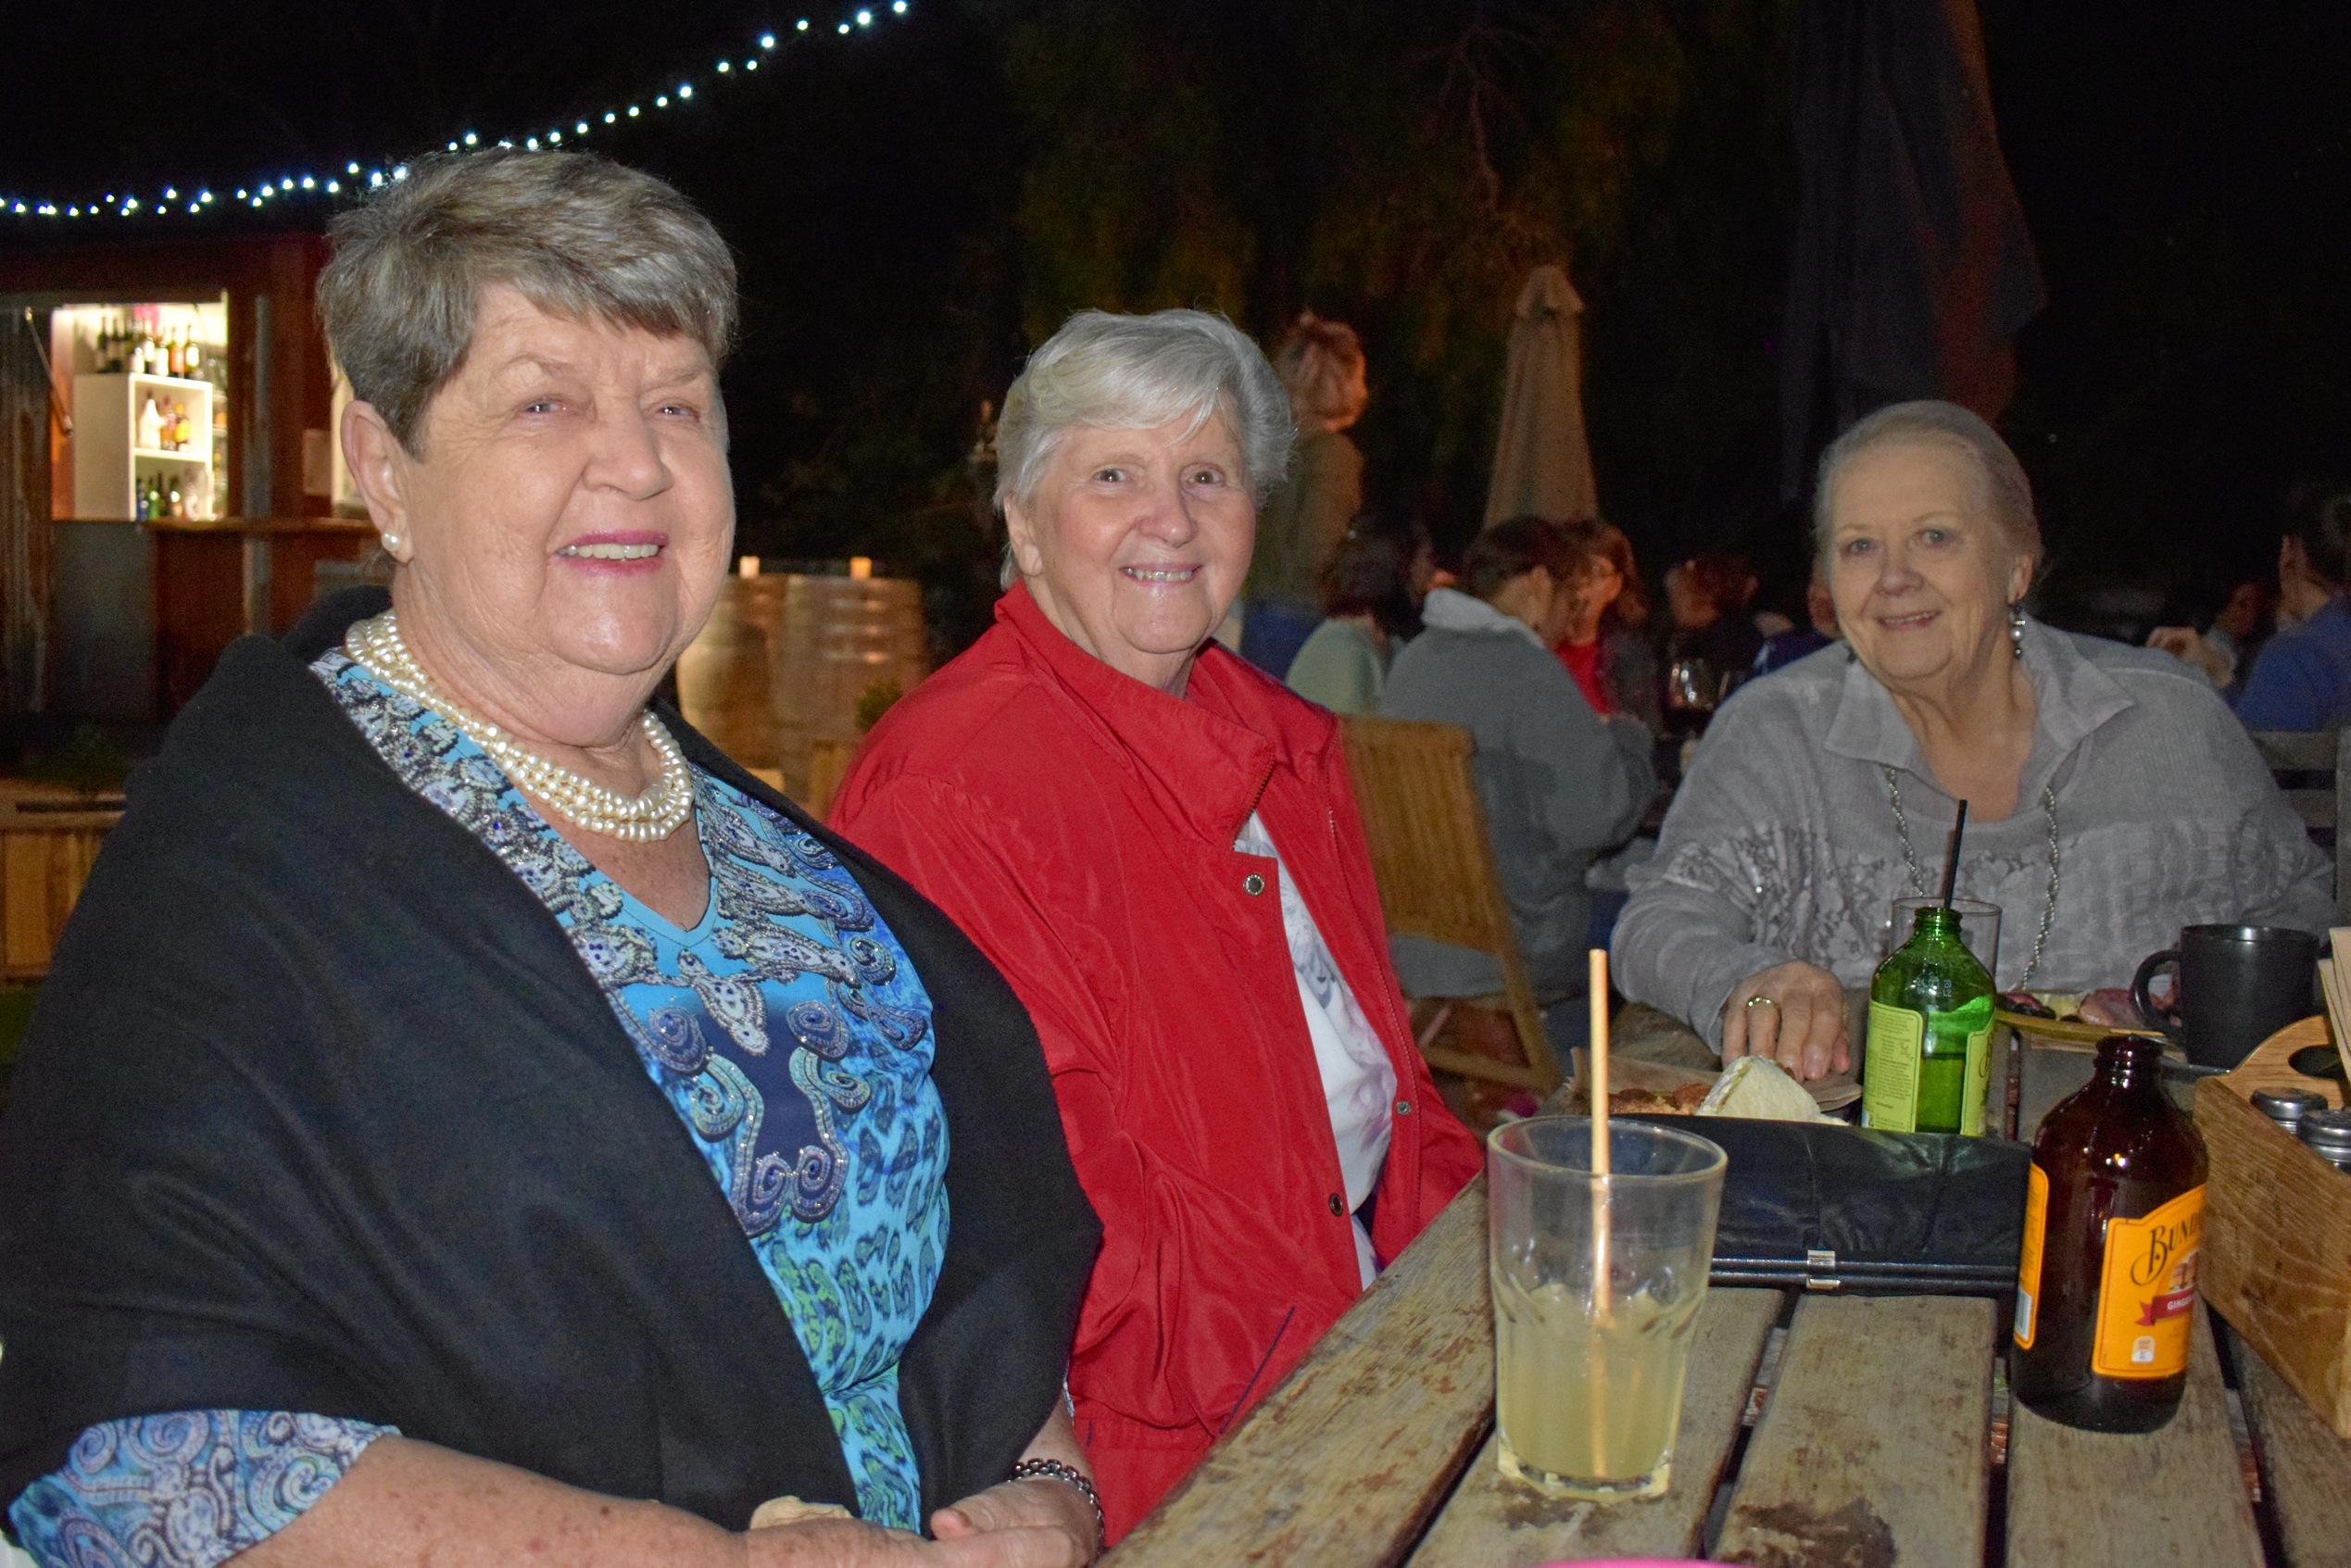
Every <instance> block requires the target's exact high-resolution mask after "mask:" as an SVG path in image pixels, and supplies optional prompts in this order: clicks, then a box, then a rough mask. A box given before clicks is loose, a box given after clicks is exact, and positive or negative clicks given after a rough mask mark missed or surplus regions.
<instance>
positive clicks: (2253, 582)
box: [2204, 577, 2277, 702]
mask: <svg viewBox="0 0 2351 1568" xmlns="http://www.w3.org/2000/svg"><path fill="white" fill-rule="evenodd" d="M2276 597H2277V596H2276V595H2275V594H2274V593H2272V592H2271V591H2270V588H2269V583H2267V582H2265V581H2264V580H2262V579H2260V578H2257V577H2248V578H2246V579H2245V580H2244V582H2242V583H2234V584H2232V585H2231V587H2230V589H2229V593H2228V596H2227V597H2226V598H2224V599H2222V600H2221V601H2220V608H2219V610H2218V611H2217V612H2215V614H2214V615H2213V617H2212V624H2211V625H2210V626H2209V627H2207V628H2206V630H2205V633H2204V634H2205V639H2206V641H2207V642H2209V643H2211V644H2212V646H2214V647H2216V648H2218V649H2219V651H2220V653H2221V655H2222V656H2223V657H2224V658H2226V659H2230V660H2231V661H2232V662H2233V663H2234V664H2235V665H2236V668H2237V678H2236V679H2235V680H2234V681H2233V682H2232V683H2230V684H2227V685H2224V686H2223V687H2221V691H2222V693H2223V695H2225V696H2227V697H2228V698H2229V699H2230V701H2232V702H2234V701H2235V700H2236V696H2237V694H2238V693H2239V692H2241V691H2243V690H2244V678H2245V676H2246V675H2248V674H2250V673H2251V672H2252V670H2253V661H2254V658H2255V656H2256V655H2257V654H2259V653H2260V651H2261V648H2262V646H2263V645H2264V644H2265V643H2267V642H2268V641H2269V632H2270V617H2271V616H2272V615H2273V614H2274V613H2275V612H2276V608H2277V606H2276V603H2275V600H2276Z"/></svg>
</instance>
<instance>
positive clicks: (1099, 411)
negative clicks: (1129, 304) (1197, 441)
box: [996, 310, 1297, 508]
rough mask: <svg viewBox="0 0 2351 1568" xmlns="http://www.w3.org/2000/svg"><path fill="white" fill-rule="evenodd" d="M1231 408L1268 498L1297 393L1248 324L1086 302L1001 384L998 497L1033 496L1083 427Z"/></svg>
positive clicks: (1200, 415)
mask: <svg viewBox="0 0 2351 1568" xmlns="http://www.w3.org/2000/svg"><path fill="white" fill-rule="evenodd" d="M1215 414H1222V415H1224V416H1225V422H1226V424H1227V425H1229V426H1231V427H1232V432H1233V437H1234V439H1235V440H1237V441H1238V442H1239V444H1240V451H1241V471H1242V475H1243V477H1244V478H1245V479H1247V480H1248V482H1249V489H1250V494H1251V496H1252V497H1254V498H1255V499H1256V500H1258V501H1260V502H1263V501H1264V499H1265V496H1266V495H1268V494H1269V493H1270V492H1271V491H1272V490H1273V488H1274V487H1275V486H1276V485H1277V484H1279V483H1281V482H1282V479H1283V477H1284V476H1285V475H1287V474H1288V473H1289V451H1290V444H1291V443H1292V441H1293V440H1295V439H1296V435H1297V431H1296V429H1295V427H1294V426H1293V425H1292V423H1291V421H1290V414H1289V393H1288V392H1286V391H1284V390H1283V387H1282V383H1281V378H1279V377H1278V376H1276V375H1275V374H1274V368H1273V367H1272V366H1271V365H1269V364H1267V363H1266V362H1265V356H1264V353H1263V352H1262V351H1261V350H1260V349H1259V348H1258V346H1257V345H1256V344H1254V343H1252V342H1251V341H1250V339H1249V336H1248V334H1247V333H1245V332H1242V331H1241V330H1240V329H1239V328H1238V327H1236V326H1234V325H1233V324H1232V322H1230V321H1228V320H1226V319H1225V318H1224V317H1222V316H1219V315H1216V314H1214V313H1213V312H1212V311H1207V310H1157V311H1153V312H1152V313H1151V314H1150V315H1148V316H1119V315H1113V314H1112V313H1111V312H1110V311H1107V310H1081V311H1079V312H1078V313H1077V314H1076V315H1075V316H1072V317H1071V318H1070V319H1069V320H1067V321H1064V322H1063V323H1062V330H1061V331H1059V332H1055V333H1054V334H1053V335H1052V336H1051V337H1050V338H1048V339H1046V340H1045V343H1044V345H1042V346H1040V347H1039V348H1038V349H1037V352H1036V353H1034V354H1032V355H1030V356H1029V357H1028V364H1027V365H1026V367H1025V368H1024V369H1023V370H1022V371H1021V373H1020V379H1019V380H1017V381H1015V382H1013V383H1012V390H1011V391H1009V392H1007V393H1006V394H1005V395H1004V414H1003V418H1002V419H1001V420H999V421H998V423H997V426H996V505H997V506H998V507H999V508H1001V507H1002V506H1003V505H1004V503H1005V502H1006V501H1007V500H1013V501H1018V502H1019V503H1021V504H1022V505H1023V506H1026V505H1027V504H1028V502H1029V500H1030V498H1031V497H1032V496H1034V495H1036V493H1037V482H1038V481H1040V480H1041V479H1043V478H1044V477H1045V470H1046V468H1047V466H1048V465H1050V463H1051V462H1052V460H1053V454H1054V452H1055V451H1056V450H1058V449H1059V448H1060V446H1061V444H1062V440H1063V439H1064V438H1065V437H1067V435H1068V434H1069V433H1070V432H1072V431H1074V430H1151V429H1154V428H1156V427H1158V426H1160V425H1163V424H1170V423H1173V422H1174V421H1175V420H1181V419H1189V420H1191V421H1192V429H1194V430H1198V429H1199V428H1200V427H1201V425H1203V424H1206V423H1207V422H1208V420H1209V419H1210V417H1211V416H1212V415H1215Z"/></svg>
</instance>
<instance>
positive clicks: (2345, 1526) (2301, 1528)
mask: <svg viewBox="0 0 2351 1568" xmlns="http://www.w3.org/2000/svg"><path fill="white" fill-rule="evenodd" d="M2229 1349H2230V1353H2231V1355H2232V1359H2233V1360H2234V1361H2235V1362H2236V1367H2237V1392H2238V1393H2239V1394H2240V1395H2242V1396H2243V1397H2244V1414H2245V1422H2246V1424H2248V1425H2250V1426H2251V1427H2252V1428H2253V1442H2254V1447H2255V1449H2256V1450H2257V1452H2258V1453H2259V1454H2260V1456H2261V1482H2262V1485H2263V1486H2265V1487H2266V1488H2268V1491H2269V1506H2270V1508H2271V1509H2272V1510H2273V1511H2274V1512H2275V1513H2276V1516H2277V1521H2278V1537H2279V1541H2280V1544H2281V1545H2282V1546H2283V1547H2284V1548H2285V1555H2286V1561H2287V1562H2290V1563H2292V1564H2293V1565H2294V1568H2351V1443H2346V1442H2345V1441H2344V1440H2343V1439H2342V1438H2340V1437H2338V1436H2335V1435H2334V1434H2333V1433H2332V1432H2330V1431H2328V1430H2327V1428H2326V1427H2325V1425H2324V1424H2321V1423H2320V1420H2319V1418H2318V1416H2317V1415H2316V1414H2315V1413H2313V1412H2312V1411H2311V1409H2310V1407H2309V1406H2308V1405H2307V1404H2306V1403H2305V1402H2304V1401H2303V1399H2302V1396H2301V1395H2299V1394H2296V1393H2295V1392H2294V1390H2293V1389H2291V1388H2289V1387H2287V1386H2286V1385H2285V1380H2284V1379H2283V1378H2282V1377H2280V1376H2279V1375H2278V1374H2276V1373H2274V1372H2272V1371H2270V1370H2269V1362H2267V1361H2263V1360H2262V1359H2261V1357H2260V1355H2259V1354H2258V1353H2257V1351H2256V1350H2255V1349H2254V1348H2253V1347H2252V1346H2250V1345H2247V1344H2246V1343H2244V1341H2243V1340H2241V1339H2238V1338H2236V1337H2235V1336H2233V1335H2232V1336H2230V1344H2229Z"/></svg>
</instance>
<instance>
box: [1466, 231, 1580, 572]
mask: <svg viewBox="0 0 2351 1568" xmlns="http://www.w3.org/2000/svg"><path fill="white" fill-rule="evenodd" d="M1583 309H1584V302H1583V301H1582V300H1580V299H1578V298H1577V297H1576V291H1575V288H1574V287H1573V285H1571V284H1570V283H1569V282H1567V271H1566V269H1565V268H1563V267H1559V266H1555V265H1553V264H1550V263H1546V264H1544V265H1543V266H1540V267H1538V268H1536V269H1535V270H1533V271H1531V272H1529V273H1528V274H1527V283H1526V286H1525V287H1523V288H1521V289H1520V290H1519V291H1518V307H1517V311H1516V320H1514V321H1513V322H1512V323H1511V328H1510V358H1509V368H1508V370H1506V371H1505V372H1504V374H1503V378H1502V431H1501V433H1500V434H1499V435H1498V436H1497V437H1496V439H1495V442H1494V476H1493V483H1492V487H1491V488H1490V490H1489V491H1488V492H1487V495H1486V522H1485V525H1486V526H1487V527H1489V528H1491V527H1492V526H1493V525H1494V524H1495V523H1498V522H1503V521H1508V520H1509V519H1511V518H1515V517H1529V516H1532V517H1547V518H1553V519H1557V520H1559V521H1572V520H1574V519H1577V518H1587V517H1598V516H1599V515H1600V501H1599V497H1598V495H1597V493H1596V491H1595V489H1594V487H1593V484H1592V476H1591V444H1590V441H1589V440H1588V439H1587V438H1586V437H1585V434H1584V366H1583V329H1582V326H1581V324H1580V322H1579V321H1578V317H1580V316H1581V315H1582V314H1583Z"/></svg>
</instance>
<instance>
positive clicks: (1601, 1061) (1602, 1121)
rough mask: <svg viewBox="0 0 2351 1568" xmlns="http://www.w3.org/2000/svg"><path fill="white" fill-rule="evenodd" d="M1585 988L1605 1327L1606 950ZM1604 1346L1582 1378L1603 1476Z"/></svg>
mask: <svg viewBox="0 0 2351 1568" xmlns="http://www.w3.org/2000/svg"><path fill="white" fill-rule="evenodd" d="M1588 958H1589V961H1590V970H1589V972H1588V975H1587V985H1588V986H1589V988H1590V993H1591V996H1590V1008H1591V1174H1592V1183H1591V1251H1592V1258H1591V1304H1592V1315H1593V1317H1594V1318H1596V1319H1597V1320H1598V1321H1599V1322H1600V1323H1603V1324H1605V1323H1607V1322H1608V1320H1609V1319H1610V1317H1611V1316H1613V1315H1614V1313H1613V1311H1612V1309H1611V1306H1610V1299H1609V1298H1610V1296H1611V1294H1612V1292H1611V1289H1610V1286H1609V1282H1608V1177H1609V1165H1608V949H1607V948H1605V947H1594V948H1592V949H1591V951H1590V954H1589V955H1588ZM1606 1343H1607V1342H1606V1340H1605V1339H1604V1338H1603V1337H1602V1336H1597V1335H1595V1336H1593V1337H1592V1340H1591V1356H1592V1364H1591V1365H1590V1368H1588V1369H1587V1370H1586V1374H1585V1377H1584V1409H1585V1414H1586V1417H1587V1419H1588V1421H1589V1423H1590V1436H1591V1466H1592V1471H1593V1473H1594V1474H1605V1470H1604V1467H1603V1464H1602V1455H1601V1447H1602V1444H1603V1440H1604V1439H1605V1437H1606V1436H1607V1432H1608V1422H1607V1415H1606V1409H1605V1401H1604V1400H1603V1395H1602V1389H1603V1386H1604V1384H1605V1381H1606V1378H1605V1374H1606V1373H1607V1370H1608V1366H1607V1361H1608V1356H1607V1351H1606V1350H1605V1348H1603V1347H1604V1346H1605V1345H1606Z"/></svg>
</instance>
